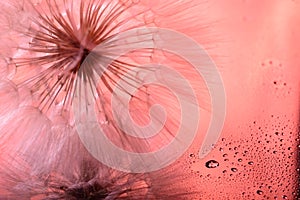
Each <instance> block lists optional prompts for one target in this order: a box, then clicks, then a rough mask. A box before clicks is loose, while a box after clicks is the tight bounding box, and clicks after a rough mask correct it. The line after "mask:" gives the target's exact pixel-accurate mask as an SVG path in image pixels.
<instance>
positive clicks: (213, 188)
mask: <svg viewBox="0 0 300 200" xmlns="http://www.w3.org/2000/svg"><path fill="white" fill-rule="evenodd" d="M189 1H190V2H191V3H190V4H187V5H189V7H187V8H181V9H182V10H185V11H184V12H182V13H181V16H186V17H187V18H189V17H190V18H191V19H192V20H191V21H192V22H193V23H191V24H186V26H184V24H180V23H179V25H178V23H176V21H174V18H172V17H173V15H176V4H174V0H168V1H160V0H157V1H150V0H149V1H148V0H147V1H146V0H145V1H141V3H142V4H144V5H145V6H146V7H147V6H149V7H151V10H152V11H153V13H156V14H158V17H157V19H155V20H153V19H152V18H149V19H148V18H147V17H146V18H144V19H143V20H145V21H146V22H147V21H148V20H149V21H154V22H155V25H156V26H158V27H163V28H170V29H174V30H176V31H179V32H182V33H185V34H186V35H188V36H190V37H191V38H193V39H194V40H196V41H197V42H199V43H200V44H202V45H203V46H204V48H206V49H207V51H208V53H209V54H210V55H211V57H212V58H213V59H214V61H215V62H216V64H217V66H218V68H219V70H220V73H221V75H222V79H223V81H224V87H225V90H226V97H227V111H226V121H225V124H224V129H223V131H222V133H221V137H220V139H219V141H218V142H217V143H216V144H215V148H214V149H213V150H212V151H211V152H210V153H209V155H208V156H206V157H205V158H203V159H199V158H198V152H199V149H200V146H201V145H202V142H203V139H204V135H205V132H206V131H207V128H208V123H209V119H210V112H209V109H208V110H205V109H204V110H202V113H201V118H200V124H199V127H200V130H199V134H198V136H197V138H196V139H195V141H194V142H193V144H192V146H191V147H190V148H189V149H188V151H187V152H186V153H185V154H184V155H183V156H182V157H181V158H180V159H179V160H178V161H177V162H175V163H174V164H173V165H172V166H170V167H169V168H166V169H163V170H162V171H160V172H155V173H154V174H153V175H152V176H153V177H156V176H157V177H159V176H162V175H164V174H167V173H171V172H173V171H175V170H177V171H175V173H174V174H172V176H173V175H174V176H175V177H176V175H178V176H179V174H180V175H181V174H184V177H188V178H186V180H188V182H185V181H184V180H182V181H180V180H178V181H176V182H168V181H166V183H167V184H168V185H170V188H173V185H179V186H180V187H182V186H183V187H184V188H187V189H188V190H189V191H191V192H193V191H196V192H197V194H195V195H193V194H192V193H191V195H190V196H189V197H190V198H189V199H214V200H219V199H220V200H222V199H229V200H231V199H257V200H260V199H296V196H297V195H300V194H299V193H297V187H298V188H299V183H298V182H297V181H299V163H297V162H299V161H298V160H299V151H300V149H299V148H300V146H299V144H300V141H299V140H300V138H299V129H300V128H299V126H300V124H299V123H300V122H299V119H300V116H299V112H300V53H299V50H300V12H299V10H300V1H298V0H286V1H283V0H274V1H271V0H261V1H259V0H255V1H251V0H226V1H217V0H208V1H207V2H205V3H203V8H202V10H201V12H200V11H199V2H198V0H189ZM167 5H170V7H168V6H167ZM193 5H197V6H196V7H194V8H193ZM172 6H173V7H172ZM177 6H178V5H177ZM164 9H166V10H167V11H168V12H167V14H166V15H165V14H164V13H163V12H162V10H164ZM132 12H133V13H134V12H136V11H132ZM198 12H199V13H198ZM211 21H213V23H211ZM206 22H208V23H207V24H205V23H206ZM146 24H147V23H146ZM199 24H201V25H202V26H204V27H207V29H204V30H203V32H197V30H198V29H197V30H196V29H195V26H196V25H199ZM206 31H207V32H206ZM1 37H2V36H1ZM2 38H4V36H3V37H2ZM2 38H1V39H2ZM5 48H8V47H7V46H5ZM1 53H2V52H1ZM6 53H7V54H9V53H10V52H6ZM2 54H3V55H4V53H2ZM154 59H155V58H154ZM157 59H159V56H158V58H157ZM137 62H143V60H142V61H139V60H137ZM174 65H175V64H174ZM5 70H6V69H5ZM5 70H2V69H1V71H0V72H1V77H2V76H3V74H5V73H7V72H6V71H5ZM3 71H5V72H3ZM2 72H3V73H2ZM25 73H26V72H25ZM27 73H28V72H27ZM184 73H186V74H187V76H188V75H189V73H188V72H184ZM16 77H17V76H16ZM16 77H15V78H16ZM197 81H198V80H196V81H195V82H194V84H197V83H198V82H197ZM199 81H200V82H201V83H202V80H199ZM201 83H200V84H201ZM0 88H2V90H1V91H0V95H1V97H3V98H1V99H0V103H1V104H2V105H5V108H6V109H2V110H0V115H1V117H2V118H1V117H0V119H3V120H6V119H8V118H9V117H7V116H8V115H14V113H13V112H12V111H11V110H14V109H15V107H17V104H18V103H19V102H18V100H19V99H17V97H16V96H17V94H16V91H15V88H14V87H13V86H9V83H6V82H2V83H1V84H0ZM150 89H151V88H150ZM200 89H202V88H200ZM155 90H157V88H155V87H154V89H153V91H154V92H153V93H155ZM160 91H161V93H162V90H160ZM201 91H202V90H200V92H199V91H197V92H198V93H197V97H198V99H199V101H200V104H201V105H206V103H207V102H206V100H207V99H206V98H207V95H208V94H207V91H206V92H205V93H204V94H202V93H201ZM165 93H167V92H165ZM200 93H201V94H200ZM24 95H25V96H26V94H24ZM140 95H141V96H142V95H143V93H142V94H140ZM168 95H170V96H172V95H171V94H168ZM19 98H22V97H19ZM157 98H159V95H158V97H157ZM172 98H173V97H170V99H172ZM170 99H167V102H166V101H165V99H159V100H158V101H161V104H162V105H164V106H165V107H167V108H168V109H167V112H169V113H172V112H174V113H175V112H176V113H175V114H174V115H173V116H172V117H174V118H175V117H178V116H177V115H178V113H179V111H178V109H177V108H176V107H175V108H173V107H172V105H170V104H168V101H170ZM203 99H204V100H203ZM9 100H11V101H10V103H7V102H8V101H9ZM30 100H31V99H30ZM172 100H173V101H174V102H173V103H175V102H176V99H172ZM131 103H132V104H133V107H134V105H137V104H138V103H139V102H137V103H136V104H135V102H134V101H133V102H131ZM148 106H149V105H141V107H143V108H144V109H146V110H147V109H148ZM3 107H4V106H3ZM142 111H143V110H142ZM26 112H27V111H26ZM30 112H31V113H32V115H34V117H32V118H30V120H28V121H24V120H22V119H21V117H17V118H18V119H17V120H13V121H14V122H15V123H19V124H20V126H19V127H18V129H14V130H11V132H14V131H17V132H22V131H23V129H26V128H25V127H26V126H27V124H28V123H31V124H34V123H36V124H37V125H36V127H39V129H41V130H42V131H41V132H43V133H45V137H50V136H49V135H48V131H49V130H50V128H49V126H50V125H49V124H48V122H49V121H48V119H46V117H45V116H42V113H38V114H35V113H36V112H38V111H37V110H31V111H30ZM19 114H20V115H23V113H22V112H20V113H19ZM16 116H18V115H16ZM44 117H45V118H44ZM47 117H49V118H51V117H53V116H47ZM98 117H99V121H100V120H101V116H98ZM147 117H148V116H142V117H141V116H140V113H136V115H133V118H135V119H136V120H137V121H138V120H140V121H139V122H140V123H141V124H144V123H145V124H146V123H147V122H148V118H147ZM64 123H65V122H62V121H60V120H59V118H55V120H54V123H53V124H55V125H56V126H55V128H57V127H58V126H60V125H61V126H64V125H65V124H64ZM2 124H5V122H3V121H0V127H2ZM51 125H52V124H51ZM55 128H53V127H52V129H55ZM171 128H172V129H176V128H177V126H176V125H174V126H172V127H171ZM21 129H22V130H21ZM58 129H59V128H57V130H56V129H55V131H56V132H55V131H54V132H55V133H57V136H55V137H57V138H58V139H60V133H61V132H63V130H62V129H59V130H58ZM29 131H30V130H29ZM52 131H53V130H52ZM27 132H28V130H27ZM27 132H24V133H27ZM65 132H70V133H71V132H72V131H65ZM9 133H10V132H9ZM72 133H73V132H72ZM11 134H12V135H13V137H11V138H9V139H8V140H9V142H7V143H6V144H5V145H6V146H10V145H11V146H21V144H19V143H18V142H22V137H19V136H18V135H14V134H13V133H11ZM28 134H31V133H28ZM23 137H24V138H25V137H26V136H25V135H23ZM5 139H6V138H5ZM36 139H37V141H40V140H41V141H42V140H43V138H40V137H38V138H36ZM114 139H115V140H117V141H115V142H116V143H118V142H119V143H120V144H119V145H120V146H121V145H123V143H122V142H123V141H120V140H119V141H118V138H117V137H115V138H114ZM165 139H166V140H164V142H165V143H167V142H169V140H170V138H168V137H166V138H165ZM160 140H161V138H160V137H158V138H153V141H152V140H151V141H150V140H149V141H150V143H151V142H153V144H155V145H156V146H154V147H155V148H160V146H162V145H164V143H163V142H162V144H157V143H158V142H159V141H160ZM149 141H146V142H145V144H146V143H147V142H149ZM67 142H68V141H67ZM67 142H66V143H67ZM76 142H78V141H76ZM133 142H134V143H138V141H135V140H133ZM41 143H43V142H41ZM62 144H63V143H62ZM67 144H68V145H70V144H69V143H67ZM76 144H77V143H76ZM138 147H139V146H138ZM55 148H56V147H55ZM81 148H82V147H81ZM155 148H154V149H155ZM8 149H10V147H8ZM82 149H83V148H82ZM129 149H130V148H129ZM133 149H134V148H133ZM137 149H139V148H137ZM150 149H151V148H150ZM6 150H7V149H6ZM140 150H141V149H140ZM142 150H145V149H142ZM147 150H149V149H147ZM151 150H153V149H151ZM77 151H78V150H77ZM82 151H84V150H82ZM45 152H47V149H46V150H45ZM38 153H40V154H43V152H38ZM85 153H86V152H84V153H82V154H84V155H85ZM2 154H3V153H2ZM3 157H4V158H5V156H3ZM41 157H43V156H41ZM73 159H74V160H75V159H76V158H73ZM41 160H47V158H46V157H44V158H43V159H41ZM210 160H214V161H216V162H217V163H218V165H217V166H215V167H212V168H208V167H207V166H206V165H207V162H208V161H210ZM43 162H47V161H43ZM74 162H75V161H74ZM64 166H65V165H64ZM167 175H168V176H166V177H169V176H171V175H170V174H167ZM159 180H160V179H158V180H156V183H157V182H159ZM170 180H171V179H170ZM1 182H2V181H1ZM180 187H179V188H180ZM171 191H172V190H171ZM0 193H1V191H0ZM37 199H39V197H37Z"/></svg>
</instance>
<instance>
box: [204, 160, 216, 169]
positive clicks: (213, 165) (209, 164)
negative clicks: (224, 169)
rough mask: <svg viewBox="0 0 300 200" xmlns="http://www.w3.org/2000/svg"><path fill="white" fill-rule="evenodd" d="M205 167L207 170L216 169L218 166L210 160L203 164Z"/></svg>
mask: <svg viewBox="0 0 300 200" xmlns="http://www.w3.org/2000/svg"><path fill="white" fill-rule="evenodd" d="M205 166H206V167H207V168H216V167H218V166H219V163H218V161H215V160H210V161H207V162H206V163H205Z"/></svg>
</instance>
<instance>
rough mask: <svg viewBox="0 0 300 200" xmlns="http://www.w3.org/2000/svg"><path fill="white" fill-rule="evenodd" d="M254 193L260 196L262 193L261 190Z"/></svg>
mask: <svg viewBox="0 0 300 200" xmlns="http://www.w3.org/2000/svg"><path fill="white" fill-rule="evenodd" d="M256 193H257V194H258V195H262V194H263V193H264V192H263V191H261V190H257V191H256Z"/></svg>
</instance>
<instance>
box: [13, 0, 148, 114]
mask: <svg viewBox="0 0 300 200" xmlns="http://www.w3.org/2000/svg"><path fill="white" fill-rule="evenodd" d="M68 3H69V4H71V5H73V4H74V3H73V1H71V0H70V1H69V2H68ZM66 4H67V3H66ZM46 5H47V8H35V6H33V7H34V8H35V9H36V12H37V17H36V18H33V19H32V25H31V27H32V28H31V29H29V30H28V31H27V32H26V33H25V34H26V36H28V37H29V38H31V40H30V43H29V46H28V47H19V49H21V50H23V51H25V52H27V53H28V55H29V56H28V57H21V58H13V62H14V64H15V65H16V66H17V70H19V69H20V68H22V70H23V72H24V73H23V74H22V75H21V77H22V80H19V81H20V84H18V83H17V85H24V84H25V85H27V87H28V85H29V88H30V89H31V92H32V93H33V94H34V95H35V96H37V99H38V102H37V103H38V105H37V106H38V107H39V108H40V109H41V110H46V111H47V110H49V108H50V107H51V106H52V105H53V104H60V105H63V107H64V108H68V106H70V104H71V102H72V98H73V95H74V91H75V88H76V84H78V83H77V79H78V73H79V69H80V68H81V65H82V63H83V62H84V60H85V59H86V57H87V56H88V55H89V54H90V53H91V51H92V50H93V48H94V47H96V46H97V45H99V44H103V42H105V41H107V40H109V39H110V38H112V37H114V36H115V35H117V34H118V33H119V32H120V31H121V29H122V31H125V30H130V29H132V28H136V27H138V26H141V25H142V23H141V24H139V25H137V24H134V23H132V22H131V20H132V19H134V18H135V17H136V16H138V15H141V14H142V13H143V12H141V13H138V14H135V15H134V16H127V15H125V16H124V13H125V12H126V11H127V10H128V9H130V8H131V7H132V6H133V5H134V3H131V4H126V5H125V4H124V3H120V2H118V1H115V2H105V3H104V1H100V0H88V1H83V0H82V1H81V2H80V5H79V8H78V9H77V10H76V9H74V10H72V9H70V8H66V7H64V6H63V7H62V6H59V5H58V4H57V2H56V1H55V0H54V1H50V0H46ZM71 7H72V6H71ZM45 9H46V10H47V11H45ZM121 27H122V28H121ZM98 56H102V57H103V58H105V57H106V55H98ZM98 61H99V60H98ZM93 67H94V68H98V69H97V70H98V71H101V72H103V74H101V80H102V84H103V86H105V87H106V88H108V89H109V90H110V91H111V90H112V88H113V85H114V84H115V80H114V79H115V77H120V76H121V75H122V74H123V73H124V72H126V70H128V69H129V68H130V67H132V66H131V65H130V64H128V63H124V62H122V61H120V60H116V61H114V62H113V63H112V64H110V65H109V66H108V67H107V68H106V67H104V66H101V64H99V63H97V66H91V67H90V68H93ZM101 67H102V68H101ZM99 68H100V70H99ZM33 69H34V70H33ZM22 70H20V71H22ZM30 70H31V71H34V72H33V73H31V72H30V73H29V71H30ZM88 70H90V69H88ZM97 70H95V71H97ZM83 73H84V72H83ZM24 74H25V75H24ZM84 76H85V78H86V79H89V78H90V77H88V78H87V76H89V75H88V74H87V73H86V74H85V75H84ZM93 84H94V83H93ZM98 95H99V94H98Z"/></svg>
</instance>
